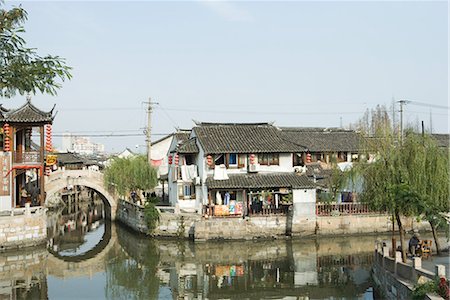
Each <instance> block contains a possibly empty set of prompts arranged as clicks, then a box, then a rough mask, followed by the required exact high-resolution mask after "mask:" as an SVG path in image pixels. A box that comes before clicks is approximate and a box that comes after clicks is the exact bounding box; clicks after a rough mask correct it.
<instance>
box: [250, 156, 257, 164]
mask: <svg viewBox="0 0 450 300" xmlns="http://www.w3.org/2000/svg"><path fill="white" fill-rule="evenodd" d="M255 162H256V155H255V154H250V164H251V165H254V164H255Z"/></svg>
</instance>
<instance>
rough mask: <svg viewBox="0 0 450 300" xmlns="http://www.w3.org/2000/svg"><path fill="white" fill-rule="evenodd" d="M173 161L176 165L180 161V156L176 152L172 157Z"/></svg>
mask: <svg viewBox="0 0 450 300" xmlns="http://www.w3.org/2000/svg"><path fill="white" fill-rule="evenodd" d="M174 161H175V165H177V166H178V163H179V162H180V157H179V156H178V153H177V154H175V158H174Z"/></svg>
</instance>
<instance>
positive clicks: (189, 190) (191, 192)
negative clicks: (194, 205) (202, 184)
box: [178, 184, 195, 199]
mask: <svg viewBox="0 0 450 300" xmlns="http://www.w3.org/2000/svg"><path fill="white" fill-rule="evenodd" d="M178 198H179V199H195V186H194V185H193V184H183V185H179V186H178Z"/></svg>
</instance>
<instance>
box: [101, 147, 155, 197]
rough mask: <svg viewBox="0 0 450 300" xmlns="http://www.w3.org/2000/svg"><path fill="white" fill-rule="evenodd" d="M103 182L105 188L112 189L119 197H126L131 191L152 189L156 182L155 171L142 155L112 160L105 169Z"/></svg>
mask: <svg viewBox="0 0 450 300" xmlns="http://www.w3.org/2000/svg"><path fill="white" fill-rule="evenodd" d="M104 180H105V185H106V186H111V187H113V188H114V189H115V190H116V191H117V192H118V193H119V194H120V195H121V196H128V195H129V194H130V192H131V191H138V190H143V191H145V190H150V189H153V188H154V187H155V186H156V184H157V182H158V179H157V174H156V170H155V169H154V168H153V167H151V166H150V165H149V164H148V162H147V158H146V157H145V156H144V155H139V156H135V157H132V158H119V157H117V158H114V159H113V161H112V163H111V164H110V165H109V166H108V167H107V168H106V169H105V173H104Z"/></svg>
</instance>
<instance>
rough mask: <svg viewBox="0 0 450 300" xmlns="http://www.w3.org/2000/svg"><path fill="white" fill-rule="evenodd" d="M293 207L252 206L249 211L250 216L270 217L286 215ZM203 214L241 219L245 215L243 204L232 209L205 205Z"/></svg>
mask: <svg viewBox="0 0 450 300" xmlns="http://www.w3.org/2000/svg"><path fill="white" fill-rule="evenodd" d="M291 206H292V205H279V206H278V208H277V207H275V205H273V206H267V207H259V206H253V205H251V207H250V209H249V210H248V216H254V217H257V216H269V215H286V214H287V213H288V212H289V209H290V207H291ZM203 214H207V215H208V216H211V217H213V216H214V217H241V216H242V215H243V214H245V210H244V208H243V206H242V202H238V203H236V205H235V206H234V207H233V208H232V207H231V206H229V205H212V206H209V205H204V206H203Z"/></svg>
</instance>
